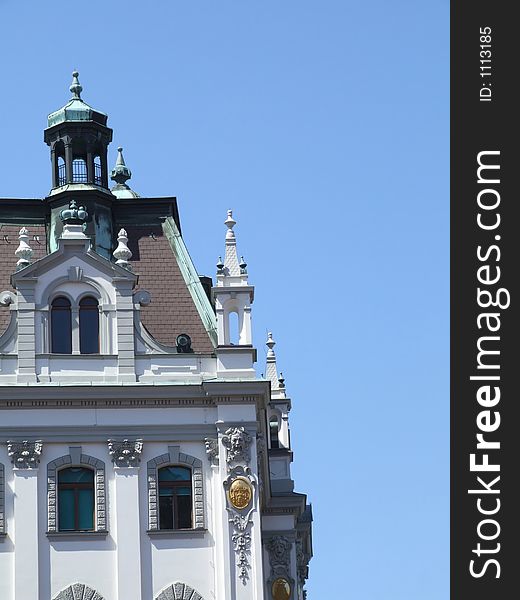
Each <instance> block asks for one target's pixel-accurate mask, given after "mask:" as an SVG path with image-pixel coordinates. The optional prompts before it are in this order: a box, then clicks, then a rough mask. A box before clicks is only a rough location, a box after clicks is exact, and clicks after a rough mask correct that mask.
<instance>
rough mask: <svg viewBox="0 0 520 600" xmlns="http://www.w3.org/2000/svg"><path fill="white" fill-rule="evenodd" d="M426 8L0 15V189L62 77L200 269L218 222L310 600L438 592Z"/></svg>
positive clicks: (279, 3) (41, 151)
mask: <svg viewBox="0 0 520 600" xmlns="http://www.w3.org/2000/svg"><path fill="white" fill-rule="evenodd" d="M448 27H449V2H448V0H430V1H426V0H423V1H419V0H394V1H392V2H390V1H388V0H372V1H370V0H356V1H354V0H330V1H323V0H322V1H318V0H313V1H311V0H298V1H296V0H263V1H262V2H260V1H252V0H234V1H230V0H221V1H219V2H216V1H215V0H190V1H186V0H183V1H180V0H155V1H153V2H148V3H145V2H142V1H141V2H136V1H126V2H110V1H100V0H90V1H89V2H88V3H74V2H73V3H71V2H70V1H69V2H65V1H53V2H51V1H47V2H41V1H37V0H32V1H25V2H20V1H17V0H0V56H2V63H1V64H2V71H1V82H2V85H1V94H0V118H1V120H2V127H1V131H2V138H3V141H2V142H1V144H0V196H10V195H12V196H25V197H31V196H34V197H38V196H44V195H45V194H46V193H47V192H48V190H49V188H50V166H49V157H48V149H47V147H46V146H45V145H44V143H43V137H42V131H43V128H44V127H45V123H46V121H45V119H46V116H47V113H48V112H51V111H53V110H55V109H57V108H59V107H60V106H62V105H63V104H64V103H65V101H66V100H67V99H68V98H69V92H68V86H69V84H70V79H71V77H70V73H71V71H72V70H73V69H74V68H77V69H78V70H79V71H80V79H81V83H82V84H83V88H84V91H83V97H84V99H85V100H86V101H87V102H88V103H90V104H91V105H93V106H94V107H96V108H99V109H101V110H103V111H105V112H107V113H108V114H109V125H110V126H111V127H112V128H113V129H114V143H113V144H112V150H111V156H110V161H111V163H113V162H114V160H115V154H116V147H117V146H118V145H122V146H124V148H125V158H126V160H127V164H128V166H129V167H130V168H131V169H132V171H133V179H132V184H133V187H134V189H136V190H137V191H138V192H139V193H141V194H142V195H151V196H153V195H176V196H177V197H178V199H179V207H180V211H181V220H182V225H183V232H184V237H185V239H186V241H187V243H188V247H189V248H190V251H191V254H192V256H193V259H194V261H195V264H196V265H197V268H198V269H199V272H201V273H204V274H209V275H212V276H214V272H215V266H214V265H215V263H216V259H217V257H218V255H219V254H221V253H222V251H223V244H224V234H225V227H224V225H223V221H224V219H225V215H226V210H227V209H228V208H233V209H234V211H235V213H234V214H235V217H236V219H237V221H238V225H237V227H236V231H237V235H238V242H239V251H241V253H243V254H244V255H245V257H246V259H247V262H248V264H249V272H250V280H251V281H252V283H254V284H255V285H256V299H255V304H254V306H253V309H254V312H253V318H254V325H255V342H256V345H257V346H258V347H259V349H260V351H259V357H260V364H259V371H260V372H261V371H263V361H264V357H265V352H264V348H265V346H264V345H263V342H264V341H265V337H266V331H267V330H272V331H273V333H274V337H275V339H276V340H277V342H278V345H277V347H276V350H277V355H278V362H279V365H280V366H281V368H282V370H283V372H284V375H285V376H286V380H287V387H288V391H289V392H290V395H291V397H292V398H293V411H292V413H291V431H292V440H293V446H294V463H293V475H294V478H295V480H296V485H297V489H298V490H301V491H305V492H307V493H308V494H309V500H310V501H312V503H313V508H314V517H315V522H314V551H315V558H314V559H313V561H312V563H311V568H310V580H309V583H308V591H309V593H308V598H309V600H322V599H323V598H328V597H335V598H342V599H343V598H345V600H349V599H352V600H354V599H355V600H418V599H420V600H444V599H446V598H448V596H449V592H448V558H449V556H448V551H449V546H448V533H449V521H448V508H449V502H448V501H449V489H448V467H449V465H448V424H449V421H448V419H449V410H448V408H449V404H448V392H449V389H448V359H449V356H448V333H449V331H448V231H449V224H448V160H449V155H448V131H449V115H448V108H449V105H448V91H449V90H448V74H449V65H448V58H449V55H448Z"/></svg>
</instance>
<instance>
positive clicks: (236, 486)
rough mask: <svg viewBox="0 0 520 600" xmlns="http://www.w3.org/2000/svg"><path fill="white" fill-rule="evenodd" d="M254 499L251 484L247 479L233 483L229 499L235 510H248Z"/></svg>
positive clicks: (236, 480)
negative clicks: (247, 507)
mask: <svg viewBox="0 0 520 600" xmlns="http://www.w3.org/2000/svg"><path fill="white" fill-rule="evenodd" d="M252 497H253V492H252V490H251V484H249V483H248V482H247V481H246V480H245V479H235V481H233V483H232V484H231V486H230V488H229V499H230V500H231V504H232V505H233V506H234V507H235V508H238V509H243V508H246V506H249V503H250V502H251V498H252Z"/></svg>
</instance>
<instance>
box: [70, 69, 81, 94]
mask: <svg viewBox="0 0 520 600" xmlns="http://www.w3.org/2000/svg"><path fill="white" fill-rule="evenodd" d="M78 77H79V73H78V72H77V71H73V72H72V83H71V85H70V88H69V90H70V91H71V92H72V98H71V100H81V92H82V91H83V87H82V85H81V83H80V82H79V79H78Z"/></svg>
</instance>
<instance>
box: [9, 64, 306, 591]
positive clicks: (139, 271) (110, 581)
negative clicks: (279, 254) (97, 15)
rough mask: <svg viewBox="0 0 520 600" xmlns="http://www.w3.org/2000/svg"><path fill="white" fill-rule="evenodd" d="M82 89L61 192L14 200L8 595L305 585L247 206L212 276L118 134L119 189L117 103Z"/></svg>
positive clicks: (56, 187) (59, 167)
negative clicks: (253, 274)
mask: <svg viewBox="0 0 520 600" xmlns="http://www.w3.org/2000/svg"><path fill="white" fill-rule="evenodd" d="M71 92H72V98H71V100H70V101H69V102H68V104H67V105H66V106H65V107H63V108H62V109H60V110H59V111H56V112H55V113H52V114H51V115H49V123H48V125H49V126H48V128H47V129H46V130H45V141H46V143H47V144H48V145H49V148H50V152H51V164H52V189H51V191H50V193H49V194H48V196H46V197H45V198H42V199H17V200H13V199H9V198H0V234H1V235H0V237H2V238H3V241H4V243H2V244H0V286H2V287H1V288H0V291H1V290H4V291H1V293H0V599H1V600H101V599H104V600H171V599H179V600H199V599H204V600H215V599H216V600H261V599H262V600H263V599H273V600H303V598H304V597H305V592H304V583H305V580H306V578H307V574H308V573H307V572H308V563H309V560H310V558H311V556H312V544H311V521H312V515H311V510H310V506H309V505H308V504H307V502H306V496H305V495H304V494H299V493H296V492H294V490H293V481H292V479H291V474H290V463H291V461H292V452H291V446H290V436H289V426H288V414H289V411H290V408H291V402H290V399H289V398H288V397H287V395H286V391H285V384H284V380H283V378H281V377H280V376H279V374H278V371H277V365H276V357H275V353H274V340H273V338H272V336H271V334H269V337H268V340H267V346H268V354H267V366H266V369H265V373H266V374H265V378H264V377H259V376H258V375H257V373H256V371H255V366H254V364H255V361H256V349H255V348H254V346H253V340H252V329H251V312H252V307H251V305H252V303H253V299H254V287H253V286H252V285H251V284H250V283H249V279H248V273H247V265H246V264H245V261H244V260H243V258H239V255H238V253H237V241H236V237H235V225H236V223H235V220H234V219H233V215H232V212H231V211H228V215H227V218H226V220H225V225H226V228H227V231H226V234H225V241H224V246H225V250H224V260H222V259H219V261H218V264H217V274H216V284H215V285H214V286H213V287H212V286H211V281H210V280H209V278H205V277H199V275H198V274H197V272H196V270H195V267H194V265H193V263H192V261H191V259H190V257H189V254H188V251H187V249H186V247H185V245H184V241H183V239H182V236H181V233H180V221H179V217H178V211H177V203H176V200H175V198H144V197H141V196H139V195H138V194H137V193H136V192H134V191H133V190H132V189H131V188H130V187H129V186H128V184H127V181H128V180H129V179H130V175H131V173H130V171H129V169H128V167H126V165H125V162H124V159H123V155H122V150H121V149H120V150H119V155H118V160H117V163H116V166H115V168H114V169H113V170H112V172H111V177H112V179H113V180H114V182H115V184H114V185H113V187H112V189H109V186H108V179H109V172H108V167H107V147H108V144H109V143H110V141H111V139H112V131H111V130H110V129H109V128H108V127H107V126H106V121H107V117H106V115H104V114H103V113H101V112H99V111H96V110H94V109H92V108H91V107H90V106H89V105H88V104H86V103H85V102H84V101H83V100H82V98H81V92H82V88H81V85H80V84H79V81H78V76H77V73H75V74H74V75H73V83H72V86H71Z"/></svg>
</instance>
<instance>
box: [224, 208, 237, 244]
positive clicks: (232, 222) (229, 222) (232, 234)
mask: <svg viewBox="0 0 520 600" xmlns="http://www.w3.org/2000/svg"><path fill="white" fill-rule="evenodd" d="M224 224H225V225H227V228H228V230H227V232H226V239H227V240H231V239H233V240H234V239H235V232H234V231H233V227H234V226H235V225H236V224H237V222H236V221H235V219H233V211H232V210H231V209H229V210H228V211H227V219H226V220H225V221H224Z"/></svg>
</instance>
